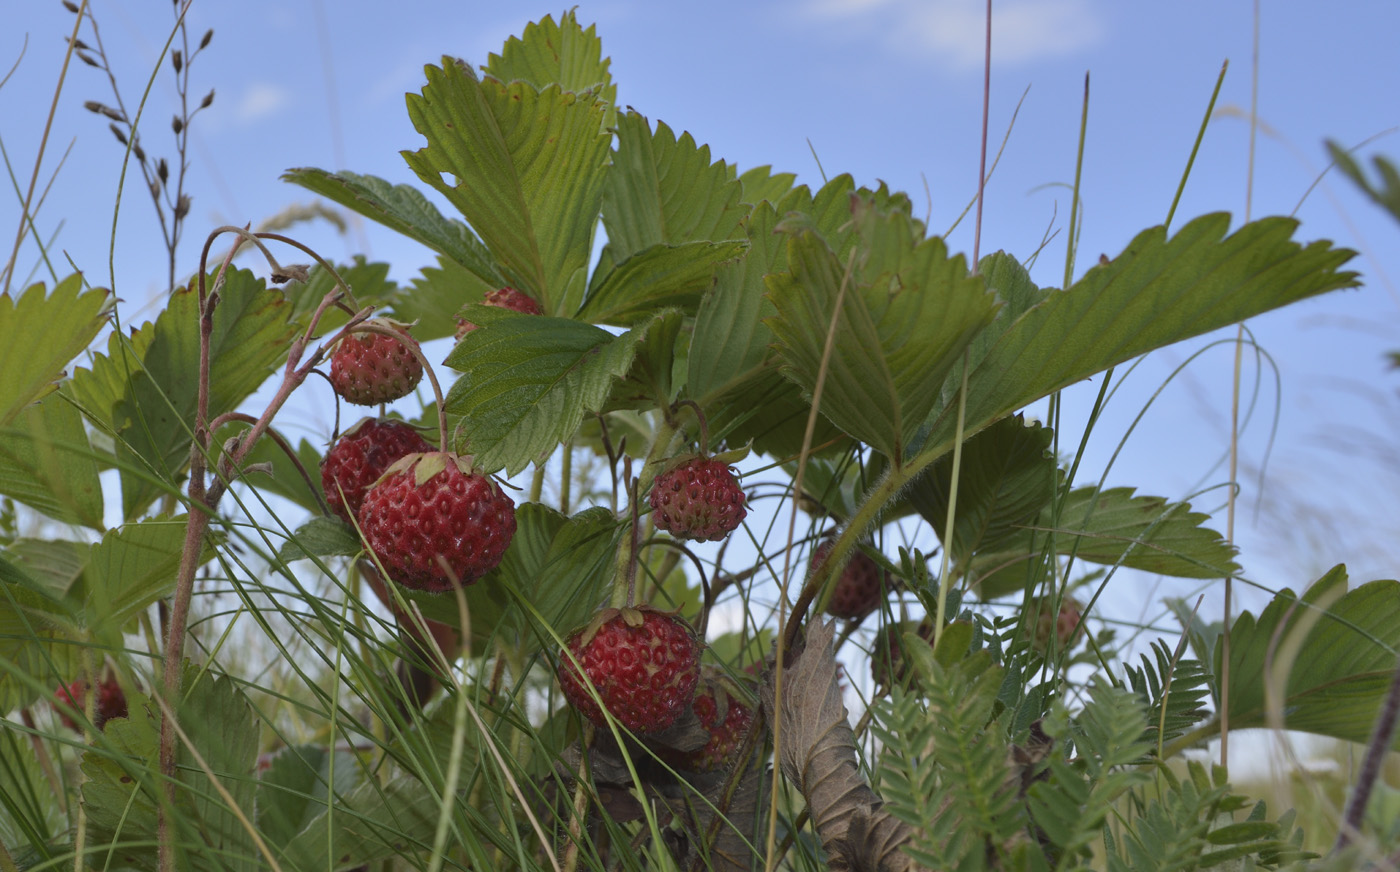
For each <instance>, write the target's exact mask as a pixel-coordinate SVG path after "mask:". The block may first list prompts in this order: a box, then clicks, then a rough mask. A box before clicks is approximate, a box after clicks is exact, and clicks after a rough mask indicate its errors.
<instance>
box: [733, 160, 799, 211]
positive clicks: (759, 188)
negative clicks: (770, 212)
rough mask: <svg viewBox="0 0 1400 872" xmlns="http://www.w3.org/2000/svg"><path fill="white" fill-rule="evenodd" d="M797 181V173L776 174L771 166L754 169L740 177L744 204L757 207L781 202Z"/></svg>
mask: <svg viewBox="0 0 1400 872" xmlns="http://www.w3.org/2000/svg"><path fill="white" fill-rule="evenodd" d="M796 181H797V174H796V173H775V172H773V168H772V167H771V166H761V167H754V168H753V169H751V170H747V171H745V172H744V173H741V174H740V175H739V182H740V184H742V185H743V186H744V202H745V203H752V204H753V205H755V206H757V205H758V204H759V203H762V202H765V201H766V202H767V203H768V204H769V205H772V204H774V203H778V202H780V201H781V200H782V199H783V197H786V196H787V194H788V192H789V191H791V190H792V186H793V183H794V182H796Z"/></svg>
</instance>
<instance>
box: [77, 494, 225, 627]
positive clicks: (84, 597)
mask: <svg viewBox="0 0 1400 872" xmlns="http://www.w3.org/2000/svg"><path fill="white" fill-rule="evenodd" d="M188 522H189V517H188V516H187V515H176V516H175V517H160V518H149V519H146V520H143V521H141V522H139V523H135V524H127V525H125V526H123V527H120V528H118V529H115V530H111V531H109V532H108V533H107V535H105V536H103V537H102V541H101V542H98V543H97V544H95V545H93V546H92V547H91V551H90V552H89V555H88V560H87V566H86V567H85V569H84V571H83V576H82V582H83V583H82V585H81V587H80V588H79V589H77V590H76V591H75V592H74V594H73V595H74V596H76V597H77V598H78V602H79V603H81V605H82V609H83V612H82V614H83V622H84V624H85V626H86V627H88V629H89V630H90V631H91V632H93V634H94V635H98V636H102V635H105V634H108V633H111V634H115V635H116V636H117V639H118V640H119V639H120V634H121V630H122V626H123V625H124V624H125V623H126V622H127V621H128V620H130V619H131V618H132V617H134V616H135V615H137V614H138V613H140V612H142V611H145V609H146V607H147V606H149V605H151V604H152V603H154V602H156V601H157V600H159V599H161V598H163V597H166V596H169V595H170V594H171V593H173V592H174V590H175V575H176V570H178V569H179V566H180V555H181V552H182V551H183V548H184V543H185V529H186V527H187V526H188ZM212 557H213V548H212V547H211V546H210V545H209V544H208V543H206V544H205V546H204V548H203V552H202V553H201V555H200V557H199V563H200V564H203V563H204V562H206V561H207V560H209V559H210V558H212Z"/></svg>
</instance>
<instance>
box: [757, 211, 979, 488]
mask: <svg viewBox="0 0 1400 872" xmlns="http://www.w3.org/2000/svg"><path fill="white" fill-rule="evenodd" d="M852 204H853V208H854V212H855V215H856V222H855V223H856V224H857V225H858V226H859V227H860V228H861V233H862V238H861V246H862V247H861V251H863V252H865V253H866V255H868V256H869V258H868V260H867V261H866V266H858V272H857V273H856V274H854V275H848V274H847V272H848V270H847V269H846V267H845V266H843V264H842V263H841V262H840V261H838V260H837V259H836V254H835V253H834V252H833V251H832V250H831V249H830V248H829V247H828V246H827V243H826V242H825V241H824V240H823V239H822V238H820V237H819V236H817V235H816V234H815V233H814V232H813V231H811V230H801V231H798V232H796V233H795V234H794V235H792V236H791V237H790V238H789V240H788V264H789V266H790V268H791V272H790V273H788V274H780V275H772V276H769V277H768V278H767V282H768V288H769V296H770V297H771V299H772V300H773V304H774V306H775V307H776V308H777V310H778V314H777V315H776V316H775V317H773V318H770V319H769V320H768V322H767V323H768V326H769V327H770V328H771V329H772V330H773V334H774V336H775V337H776V338H777V341H778V353H779V355H780V356H781V357H782V359H783V362H784V364H785V368H784V373H785V374H786V375H787V376H788V377H789V378H791V379H792V380H793V381H794V382H796V383H797V384H798V385H799V386H801V387H802V389H803V390H804V391H805V392H806V393H808V394H809V395H810V394H812V393H813V391H814V390H815V388H816V384H817V380H818V378H819V376H820V375H821V374H822V373H823V371H824V372H825V379H824V381H823V394H822V413H823V414H824V415H826V417H828V418H829V419H831V421H832V422H833V423H835V424H836V425H837V426H838V427H840V428H841V429H842V430H843V431H845V432H846V433H848V434H850V435H851V436H852V437H854V438H856V439H858V440H860V441H862V442H865V443H867V444H869V445H870V446H871V447H873V448H875V449H876V450H878V451H880V452H881V453H883V454H885V455H886V456H887V457H889V458H890V459H891V460H892V461H893V462H894V465H895V466H896V467H899V466H901V465H902V463H903V461H904V457H905V447H906V446H907V445H908V444H909V442H910V440H911V439H912V438H913V437H914V436H915V434H916V433H917V432H918V431H919V429H920V428H921V427H922V425H923V421H924V418H925V417H927V415H928V414H929V412H930V410H931V409H933V408H934V406H935V404H936V403H937V402H938V398H939V394H940V388H941V387H942V384H943V380H944V378H945V377H946V376H947V374H948V372H949V371H950V370H951V369H952V366H953V364H954V363H955V362H956V361H957V358H958V355H959V354H960V353H961V352H962V349H963V348H964V347H965V346H966V345H967V343H968V342H969V341H970V340H971V339H972V337H973V336H974V335H975V334H976V332H977V331H978V330H979V329H981V328H982V327H983V326H985V325H986V324H987V323H988V322H990V321H991V319H992V316H993V314H994V312H995V305H996V301H995V298H994V297H993V296H992V295H990V294H987V293H985V291H984V290H983V286H982V283H981V280H980V279H978V278H977V277H975V276H969V275H968V274H967V267H966V265H965V263H964V262H963V260H962V257H961V256H955V257H949V256H948V252H947V249H946V247H945V246H944V244H943V242H942V240H939V239H926V240H924V241H922V242H919V243H918V244H917V246H915V245H914V243H913V239H914V229H915V228H914V227H913V225H912V224H911V222H910V221H909V219H908V218H907V216H905V215H903V214H902V213H900V212H897V211H895V212H887V213H883V214H876V212H875V209H874V206H873V205H872V204H870V203H869V202H868V201H866V200H863V199H861V198H858V197H853V198H852ZM857 259H859V257H857ZM866 281H869V282H870V283H869V284H867V283H866ZM843 284H845V285H846V287H845V291H844V293H843V292H842V287H843ZM838 299H840V300H841V301H842V302H841V305H840V309H839V311H838V309H837V301H838ZM833 319H836V320H838V321H839V324H838V330H837V332H836V335H835V341H834V343H833V344H832V350H831V355H830V359H829V361H828V363H827V365H826V367H825V370H823V366H822V361H823V358H824V356H825V349H826V344H827V334H828V332H829V330H830V328H831V324H832V321H833Z"/></svg>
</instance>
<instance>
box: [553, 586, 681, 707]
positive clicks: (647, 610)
mask: <svg viewBox="0 0 1400 872" xmlns="http://www.w3.org/2000/svg"><path fill="white" fill-rule="evenodd" d="M566 648H567V649H568V651H567V652H566V653H565V654H563V655H561V657H560V658H559V686H560V687H561V688H562V689H563V691H564V698H565V699H567V700H568V701H569V704H570V705H572V706H573V707H574V708H576V709H578V710H579V712H580V713H581V714H582V715H583V716H584V717H586V718H588V719H589V720H590V721H592V722H593V723H595V724H597V725H598V726H600V727H606V726H607V719H606V718H605V716H604V715H603V709H602V708H600V707H599V705H598V702H597V700H596V699H594V697H593V694H592V693H591V692H590V691H589V688H588V685H589V683H590V682H591V683H592V685H593V687H595V688H596V689H597V691H598V696H599V697H601V698H602V701H603V706H605V707H606V708H607V710H608V711H609V712H611V713H612V715H613V717H614V718H616V719H617V721H618V723H620V724H621V725H622V726H624V727H626V728H627V729H629V730H631V731H632V732H634V733H659V732H661V731H662V730H665V729H666V728H667V727H669V726H671V725H672V724H674V723H675V722H676V721H677V719H679V718H680V716H681V715H683V714H685V710H686V707H687V706H689V705H690V703H691V701H692V700H693V699H694V698H695V686H696V685H697V684H698V683H699V681H700V642H699V640H697V639H696V638H695V633H694V631H692V630H691V629H690V625H689V624H687V623H686V622H685V621H683V620H681V619H680V618H679V617H677V616H676V615H673V614H668V613H666V612H662V611H657V610H656V609H653V608H651V607H650V606H636V607H631V606H629V607H627V608H622V609H603V610H602V611H600V612H599V613H598V614H597V615H595V616H594V617H593V620H592V621H590V622H589V623H588V625H587V626H586V627H584V628H583V629H581V630H577V631H575V632H574V634H573V635H571V636H570V637H569V639H568V642H567V644H566ZM570 654H572V655H573V656H572V657H570V656H569V655H570ZM575 660H577V661H578V666H575V665H574V661H575ZM580 666H581V667H582V669H583V671H582V673H580V672H579V667H580ZM585 675H586V676H587V680H585V679H584V676H585Z"/></svg>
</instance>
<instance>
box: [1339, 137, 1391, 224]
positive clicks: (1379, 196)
mask: <svg viewBox="0 0 1400 872" xmlns="http://www.w3.org/2000/svg"><path fill="white" fill-rule="evenodd" d="M1327 153H1328V154H1330V155H1332V160H1333V161H1335V162H1336V164H1337V169H1339V170H1341V171H1342V174H1343V175H1345V176H1346V177H1347V178H1349V179H1351V180H1352V182H1354V183H1355V184H1356V186H1357V187H1358V188H1360V189H1361V190H1362V191H1364V192H1365V194H1366V196H1368V197H1370V198H1371V200H1372V201H1373V202H1374V203H1375V204H1376V205H1377V206H1380V207H1381V208H1382V209H1384V210H1386V211H1387V212H1389V213H1390V215H1391V217H1392V218H1394V219H1395V220H1396V221H1400V169H1396V166H1395V164H1394V163H1392V162H1391V161H1389V160H1387V159H1386V158H1384V157H1382V156H1380V155H1377V156H1376V157H1374V158H1372V161H1373V162H1374V163H1375V167H1376V175H1377V176H1378V177H1379V179H1380V185H1379V186H1377V185H1375V184H1373V183H1372V182H1371V180H1370V179H1369V178H1367V177H1366V172H1365V170H1363V169H1362V168H1361V165H1360V164H1358V163H1357V162H1356V158H1354V157H1352V156H1351V152H1349V151H1348V150H1347V149H1345V148H1342V147H1341V146H1340V145H1338V144H1337V143H1335V142H1333V141H1332V140H1330V139H1329V140H1328V141H1327Z"/></svg>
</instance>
